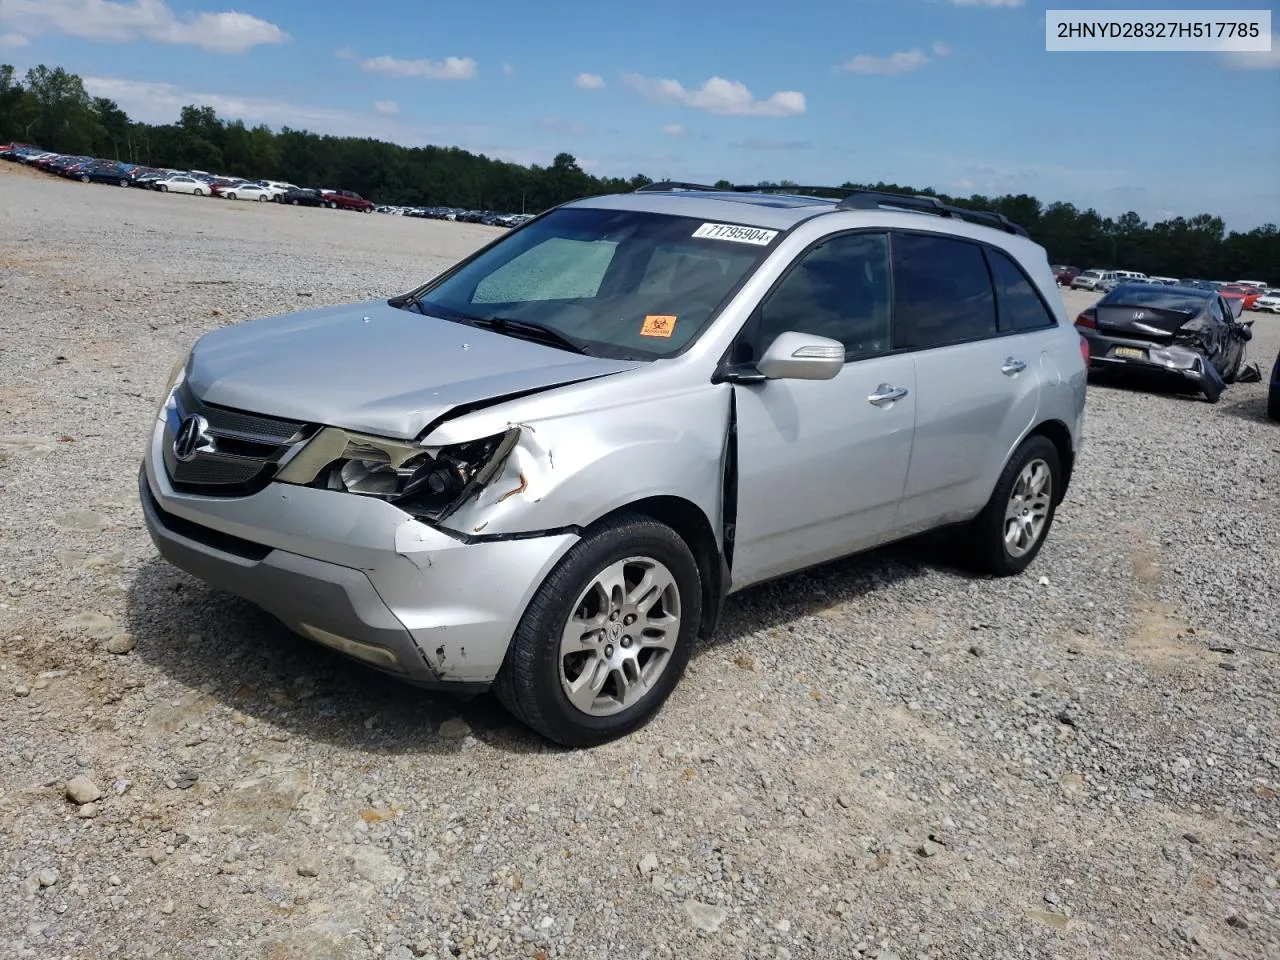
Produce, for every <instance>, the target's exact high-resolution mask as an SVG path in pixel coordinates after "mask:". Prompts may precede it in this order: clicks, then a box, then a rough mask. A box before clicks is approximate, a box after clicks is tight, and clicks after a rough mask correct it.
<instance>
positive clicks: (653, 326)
mask: <svg viewBox="0 0 1280 960" xmlns="http://www.w3.org/2000/svg"><path fill="white" fill-rule="evenodd" d="M675 330H676V318H675V317H668V316H663V315H661V314H657V313H651V314H649V315H648V316H647V317H645V318H644V325H643V326H641V327H640V336H642V337H669V336H671V334H673V333H675Z"/></svg>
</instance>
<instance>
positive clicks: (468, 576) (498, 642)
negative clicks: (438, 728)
mask: <svg viewBox="0 0 1280 960" xmlns="http://www.w3.org/2000/svg"><path fill="white" fill-rule="evenodd" d="M163 429H164V427H163V424H162V423H159V422H158V423H157V424H156V432H155V437H154V438H153V439H157V440H158V439H159V437H160V436H162V434H163ZM158 451H159V444H158V443H153V445H152V449H151V452H150V453H149V455H148V457H147V460H146V463H145V465H144V470H143V474H142V477H141V481H140V482H141V484H142V496H143V504H144V516H145V518H146V521H147V526H148V529H149V530H150V532H151V536H152V539H153V540H154V541H155V543H156V545H157V547H158V548H159V549H160V551H161V553H162V554H163V555H164V556H165V557H166V558H167V559H169V560H170V562H172V563H174V564H175V565H176V566H179V567H182V568H183V569H186V570H188V571H190V572H192V573H194V574H195V575H197V576H199V577H200V578H201V579H203V580H205V581H206V582H207V583H209V584H210V585H211V586H213V587H215V588H220V589H224V590H227V591H228V592H231V593H235V594H237V595H239V596H244V597H247V598H248V599H251V600H253V602H254V603H256V604H258V605H259V606H261V607H263V608H264V609H266V610H267V611H268V612H270V613H271V614H273V615H274V616H276V617H277V618H279V619H280V620H281V621H283V622H284V623H285V624H286V625H287V626H289V627H290V628H291V629H293V630H295V631H297V632H298V633H301V634H303V635H304V636H309V637H311V638H312V639H318V638H317V637H316V635H315V633H314V630H317V629H318V630H320V631H324V632H327V633H329V634H333V635H336V636H338V637H351V636H352V634H353V633H356V634H358V636H357V637H356V638H355V639H360V638H363V639H365V640H368V641H369V642H370V643H372V644H373V645H374V646H376V647H379V648H381V649H385V650H389V651H390V652H391V654H392V655H393V656H394V657H395V662H396V663H397V664H398V665H399V669H390V670H389V672H392V673H402V674H404V675H405V677H406V679H409V680H411V681H413V682H415V683H419V684H423V685H453V684H459V683H461V684H486V683H488V682H489V681H491V680H492V679H493V675H494V673H495V672H496V670H497V665H498V664H500V663H501V662H502V658H503V657H504V656H505V655H506V644H507V640H508V638H509V637H510V635H511V632H512V631H513V630H514V629H515V626H516V623H517V622H518V621H519V619H520V616H521V615H522V614H523V612H524V608H525V607H526V606H527V604H528V602H529V598H530V597H531V596H532V594H533V591H534V590H535V589H536V588H537V586H538V584H540V583H541V582H542V580H543V578H544V577H545V576H546V575H547V573H548V572H549V571H550V570H551V568H552V567H553V566H554V565H555V564H556V562H558V561H559V559H560V558H561V557H562V556H564V554H565V552H566V551H568V549H569V548H570V547H571V546H572V545H573V544H574V543H575V542H577V539H578V538H577V536H576V535H575V534H573V533H568V532H563V533H558V534H552V535H547V536H538V537H529V538H524V539H520V540H513V541H511V542H493V543H470V544H469V543H464V542H462V541H460V540H458V539H457V538H455V537H452V536H449V535H448V534H446V533H443V532H441V531H440V530H436V529H433V528H432V527H429V526H427V525H426V524H424V523H421V522H419V521H417V520H415V519H413V518H412V517H410V516H409V515H408V514H406V513H404V512H403V511H402V510H399V509H398V508H396V507H395V506H393V505H391V504H388V503H384V502H382V501H380V500H376V499H374V498H371V497H359V496H352V495H350V494H347V493H339V492H336V491H331V490H317V489H312V488H308V487H300V486H295V485H292V484H287V483H272V484H270V485H268V486H267V487H266V488H265V489H264V490H262V491H261V492H259V493H257V494H254V495H252V496H249V497H237V498H218V497H191V496H189V495H184V494H180V493H178V492H177V491H176V490H174V488H173V485H172V484H171V483H170V482H169V480H168V479H167V477H166V476H165V471H164V461H163V458H162V457H160V455H159V452H158ZM183 521H185V523H184V522H183ZM209 531H214V532H216V534H222V535H224V536H223V537H218V538H214V537H211V536H210V535H209ZM226 538H235V540H236V541H239V542H238V543H237V542H232V541H228V540H227V539H226ZM255 546H256V547H257V548H258V549H257V550H251V548H252V547H255ZM371 665H372V666H375V667H379V668H380V669H388V668H387V665H386V664H383V663H378V662H371Z"/></svg>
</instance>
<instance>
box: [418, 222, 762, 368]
mask: <svg viewBox="0 0 1280 960" xmlns="http://www.w3.org/2000/svg"><path fill="white" fill-rule="evenodd" d="M779 232H780V231H777V230H762V229H758V228H755V227H740V226H735V225H732V224H708V223H704V222H703V221H701V220H697V219H690V218H686V217H672V216H666V215H663V214H656V213H642V212H637V211H632V210H595V209H590V208H575V207H567V208H564V209H561V210H555V211H552V212H551V213H549V214H547V215H546V216H545V217H542V218H541V219H539V220H536V221H534V222H533V223H531V224H530V225H528V226H526V227H522V228H521V229H520V230H518V231H517V232H515V233H512V234H511V235H510V236H509V237H508V238H507V239H504V240H502V241H501V242H499V243H498V244H496V245H495V246H493V247H491V248H490V249H489V250H487V251H485V252H484V253H482V254H481V255H480V256H478V257H477V258H476V259H474V260H472V261H471V262H470V263H468V264H467V265H466V266H464V267H462V268H461V269H460V270H458V271H457V272H456V273H454V274H452V275H451V276H449V277H447V278H445V279H444V280H442V281H439V282H436V283H434V284H431V285H429V286H428V287H427V288H426V289H425V290H424V291H423V292H422V293H420V294H419V295H418V297H417V300H418V302H419V303H421V305H422V307H423V308H424V309H425V311H426V312H428V313H433V314H438V315H440V316H442V317H445V318H446V319H451V320H459V321H461V322H468V321H482V322H487V321H492V320H494V319H497V318H501V319H506V320H513V321H518V322H521V323H526V324H536V325H538V326H542V327H546V328H549V329H550V330H552V331H554V332H555V333H557V334H560V335H561V336H563V337H564V338H565V339H567V340H570V341H573V342H574V343H577V344H580V345H581V346H582V350H583V352H584V353H589V354H593V355H596V356H608V357H632V358H636V359H651V358H658V357H664V356H670V355H671V354H674V353H677V352H679V351H680V350H681V349H683V348H684V347H685V346H687V345H688V344H690V343H691V342H693V340H694V339H696V338H697V336H698V335H699V334H700V333H701V332H702V330H703V329H704V328H705V327H706V325H707V323H708V322H709V321H710V319H711V317H712V315H713V314H714V313H715V311H716V309H717V308H718V307H719V306H720V303H721V301H723V300H724V299H725V297H726V296H727V295H728V293H729V291H730V290H732V289H733V288H734V286H735V285H736V284H737V283H738V282H739V281H741V280H742V279H743V278H744V277H745V276H747V274H748V273H749V272H750V271H751V270H752V269H753V268H754V267H755V266H756V264H758V263H759V262H760V261H761V260H762V259H763V258H764V256H765V254H766V253H767V252H768V251H769V250H770V249H771V247H772V244H773V242H774V241H775V240H776V239H777V237H778V235H779ZM502 332H507V333H511V332H512V329H510V328H509V329H507V330H503V331H502Z"/></svg>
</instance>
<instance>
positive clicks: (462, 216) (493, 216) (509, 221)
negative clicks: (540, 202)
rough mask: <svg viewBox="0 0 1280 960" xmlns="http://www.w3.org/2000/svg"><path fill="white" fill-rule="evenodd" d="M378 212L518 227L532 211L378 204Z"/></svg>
mask: <svg viewBox="0 0 1280 960" xmlns="http://www.w3.org/2000/svg"><path fill="white" fill-rule="evenodd" d="M376 209H377V211H378V213H389V214H391V215H392V216H397V217H417V218H419V219H422V220H454V221H456V222H458V223H482V224H484V225H485V226H487V227H518V226H519V225H520V224H522V223H524V222H525V221H526V220H532V219H533V216H534V215H533V214H532V213H499V212H498V211H496V210H468V209H466V208H464V207H397V206H390V205H388V206H380V207H377V208H376Z"/></svg>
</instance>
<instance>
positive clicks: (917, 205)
mask: <svg viewBox="0 0 1280 960" xmlns="http://www.w3.org/2000/svg"><path fill="white" fill-rule="evenodd" d="M880 207H899V208H901V209H903V210H914V211H916V212H918V213H932V214H936V215H937V216H940V217H953V218H955V219H957V220H970V221H972V222H974V223H981V224H984V225H986V226H989V227H995V228H996V229H998V230H1004V231H1005V232H1006V233H1014V234H1017V235H1018V236H1020V237H1026V236H1029V235H1028V233H1027V231H1026V230H1025V229H1024V228H1023V227H1021V226H1019V225H1018V224H1016V223H1014V222H1013V221H1012V220H1010V219H1009V218H1008V217H1006V216H1005V215H1004V214H1003V213H996V212H995V211H994V210H969V209H966V208H965V207H957V206H953V205H952V204H949V203H943V202H942V201H941V200H939V199H938V198H937V197H930V196H926V195H924V194H909V193H887V192H885V191H882V190H855V191H853V192H852V193H850V194H849V195H848V196H846V197H845V198H844V199H843V200H841V201H840V202H839V203H838V204H836V208H837V209H839V210H877V209H879V208H880Z"/></svg>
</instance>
